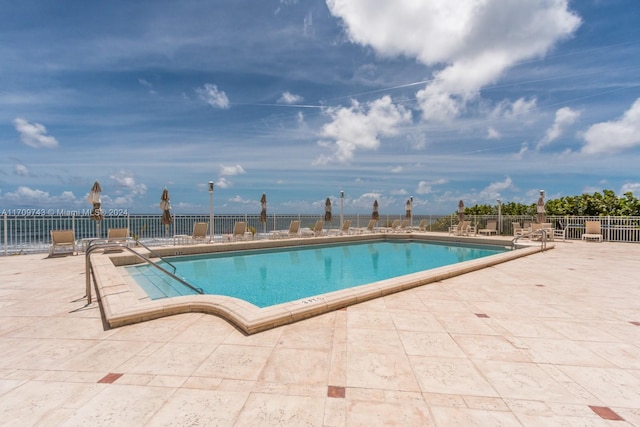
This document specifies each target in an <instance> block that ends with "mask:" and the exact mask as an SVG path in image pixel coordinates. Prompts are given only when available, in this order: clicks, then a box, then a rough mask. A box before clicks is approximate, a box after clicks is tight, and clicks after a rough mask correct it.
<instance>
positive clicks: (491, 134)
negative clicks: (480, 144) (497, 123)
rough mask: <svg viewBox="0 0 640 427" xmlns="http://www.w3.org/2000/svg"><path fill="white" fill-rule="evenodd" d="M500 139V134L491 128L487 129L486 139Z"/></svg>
mask: <svg viewBox="0 0 640 427" xmlns="http://www.w3.org/2000/svg"><path fill="white" fill-rule="evenodd" d="M500 138H502V135H501V134H500V132H498V131H497V130H495V129H494V128H492V127H490V128H489V129H487V139H500Z"/></svg>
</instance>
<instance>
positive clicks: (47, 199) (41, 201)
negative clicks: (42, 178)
mask: <svg viewBox="0 0 640 427" xmlns="http://www.w3.org/2000/svg"><path fill="white" fill-rule="evenodd" d="M0 200H3V201H7V202H11V203H12V204H14V205H15V206H21V205H22V206H28V207H29V208H32V207H41V208H43V209H44V208H46V209H49V208H54V207H64V208H69V207H70V204H76V203H78V200H77V199H76V197H75V195H74V194H73V192H71V191H63V192H62V193H60V195H59V196H56V195H52V194H50V193H49V192H47V191H43V190H39V189H33V188H29V187H26V186H20V187H18V188H17V189H16V190H15V191H9V192H6V193H4V194H1V193H0Z"/></svg>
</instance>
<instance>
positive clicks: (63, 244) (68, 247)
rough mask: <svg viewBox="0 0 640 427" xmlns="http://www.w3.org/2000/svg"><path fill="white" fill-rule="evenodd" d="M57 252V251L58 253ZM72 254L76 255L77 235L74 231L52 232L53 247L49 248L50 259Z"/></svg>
mask: <svg viewBox="0 0 640 427" xmlns="http://www.w3.org/2000/svg"><path fill="white" fill-rule="evenodd" d="M56 250H57V251H56ZM66 253H70V254H72V255H76V254H77V253H78V247H77V246H76V235H75V232H74V231H73V230H51V246H50V247H49V257H52V256H54V255H63V254H66Z"/></svg>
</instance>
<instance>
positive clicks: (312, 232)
mask: <svg viewBox="0 0 640 427" xmlns="http://www.w3.org/2000/svg"><path fill="white" fill-rule="evenodd" d="M323 229H324V221H322V220H318V221H316V224H315V225H314V226H313V228H311V229H306V230H305V229H302V230H300V231H301V234H302V237H310V236H313V237H318V236H322V234H323V232H324V230H323Z"/></svg>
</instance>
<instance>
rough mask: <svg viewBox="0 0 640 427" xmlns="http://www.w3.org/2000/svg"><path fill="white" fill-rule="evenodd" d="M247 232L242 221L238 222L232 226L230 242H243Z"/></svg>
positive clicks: (245, 225)
mask: <svg viewBox="0 0 640 427" xmlns="http://www.w3.org/2000/svg"><path fill="white" fill-rule="evenodd" d="M246 232H247V223H246V222H244V221H238V222H236V223H235V224H234V226H233V234H232V235H231V240H234V241H236V240H245V239H246V235H245V233H246Z"/></svg>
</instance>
